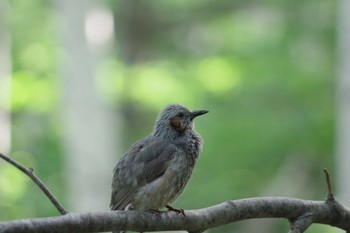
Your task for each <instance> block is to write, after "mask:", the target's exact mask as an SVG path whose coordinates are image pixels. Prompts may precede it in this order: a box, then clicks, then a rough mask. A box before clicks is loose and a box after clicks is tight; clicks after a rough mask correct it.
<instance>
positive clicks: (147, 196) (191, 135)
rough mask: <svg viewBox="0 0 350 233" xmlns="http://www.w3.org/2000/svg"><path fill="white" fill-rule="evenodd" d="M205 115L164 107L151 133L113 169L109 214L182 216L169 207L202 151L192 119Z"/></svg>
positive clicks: (197, 111)
mask: <svg viewBox="0 0 350 233" xmlns="http://www.w3.org/2000/svg"><path fill="white" fill-rule="evenodd" d="M208 112H209V111H207V110H194V111H191V110H189V109H188V108H186V107H184V106H182V105H180V104H170V105H168V106H166V107H165V109H164V110H163V111H162V112H161V113H160V114H159V115H158V118H157V120H156V123H155V125H154V129H153V131H152V133H151V134H150V135H148V136H146V137H145V138H143V139H141V140H139V141H137V142H136V143H134V144H133V145H132V146H131V148H130V149H129V150H128V151H127V152H126V153H125V154H124V155H123V156H122V158H121V159H120V160H119V162H118V163H117V165H116V166H115V168H114V170H113V179H112V194H111V202H110V208H111V210H144V211H159V210H160V209H162V208H167V209H168V210H169V211H175V212H177V213H181V214H182V215H183V216H185V213H184V211H183V209H176V208H173V207H172V206H171V204H172V203H174V202H175V200H176V199H177V198H178V197H179V196H180V194H181V193H182V192H183V190H184V188H185V186H186V184H187V182H188V180H189V179H190V177H191V175H192V171H193V168H194V166H195V164H196V161H197V159H198V158H199V155H200V153H201V151H202V146H203V140H202V138H201V136H200V135H199V134H198V133H197V132H196V131H195V130H194V119H195V118H196V117H198V116H201V115H203V114H206V113H208ZM118 232H119V231H118Z"/></svg>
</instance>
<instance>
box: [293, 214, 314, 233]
mask: <svg viewBox="0 0 350 233" xmlns="http://www.w3.org/2000/svg"><path fill="white" fill-rule="evenodd" d="M312 216H313V215H312V213H306V214H304V215H302V216H300V217H299V218H297V219H295V220H290V230H289V232H288V233H302V232H305V231H306V229H307V228H308V227H309V226H310V225H311V224H312V222H313V219H312Z"/></svg>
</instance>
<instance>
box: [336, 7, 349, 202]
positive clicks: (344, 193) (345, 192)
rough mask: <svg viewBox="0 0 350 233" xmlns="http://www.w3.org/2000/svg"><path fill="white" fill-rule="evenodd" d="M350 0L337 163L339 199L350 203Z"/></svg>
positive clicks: (341, 31) (342, 38) (344, 16)
mask: <svg viewBox="0 0 350 233" xmlns="http://www.w3.org/2000/svg"><path fill="white" fill-rule="evenodd" d="M349 11H350V1H348V0H341V1H340V2H339V13H338V41H337V42H338V72H337V75H338V79H337V81H338V83H337V92H336V93H337V126H336V128H337V137H336V154H337V156H336V160H337V161H336V164H337V169H336V171H338V185H337V187H338V189H339V192H338V193H339V194H338V196H339V199H340V200H341V201H342V202H343V203H344V204H345V205H348V206H349V205H350V199H349V197H350V183H349V177H350V169H349V167H348V166H349V164H350V143H349V139H350V15H349Z"/></svg>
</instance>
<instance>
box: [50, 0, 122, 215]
mask: <svg viewBox="0 0 350 233" xmlns="http://www.w3.org/2000/svg"><path fill="white" fill-rule="evenodd" d="M56 5H57V8H58V13H59V17H58V19H59V23H60V26H61V30H60V32H59V34H60V36H61V39H62V43H63V50H64V52H63V53H62V54H64V57H62V62H63V64H62V67H61V70H62V77H63V81H62V89H63V100H62V101H63V102H62V104H63V106H62V107H63V108H62V110H63V111H62V112H63V119H64V134H63V137H64V148H65V164H66V174H67V177H66V179H67V182H68V194H69V202H70V207H69V209H70V210H72V211H80V212H84V211H92V210H95V211H96V210H107V209H108V206H109V200H110V192H111V188H110V185H111V180H112V170H113V166H114V163H115V162H116V158H114V156H116V154H117V153H116V149H117V145H118V140H117V138H116V129H115V127H114V126H115V125H116V122H117V121H116V119H115V117H116V116H115V115H114V116H113V112H112V110H111V109H110V108H108V107H107V106H106V105H105V104H104V103H103V102H102V101H101V98H99V97H101V95H102V94H101V93H98V89H97V87H96V78H97V77H96V67H97V65H98V63H99V62H101V61H102V60H103V58H105V57H106V52H105V51H108V50H109V49H110V46H111V42H110V41H109V42H108V41H101V40H100V41H97V42H96V41H94V40H93V38H92V39H91V38H89V36H90V37H91V36H92V37H93V35H91V33H92V34H93V33H94V31H93V30H94V29H97V30H98V29H101V28H104V27H105V25H94V27H93V28H88V27H89V25H88V21H87V20H89V18H88V17H89V16H91V14H94V13H95V12H97V11H99V10H100V9H101V8H98V7H96V6H95V5H94V4H93V1H86V0H85V1H69V0H57V1H56ZM92 20H93V19H92ZM89 30H92V32H91V31H89ZM94 43H95V44H94ZM96 43H97V44H96Z"/></svg>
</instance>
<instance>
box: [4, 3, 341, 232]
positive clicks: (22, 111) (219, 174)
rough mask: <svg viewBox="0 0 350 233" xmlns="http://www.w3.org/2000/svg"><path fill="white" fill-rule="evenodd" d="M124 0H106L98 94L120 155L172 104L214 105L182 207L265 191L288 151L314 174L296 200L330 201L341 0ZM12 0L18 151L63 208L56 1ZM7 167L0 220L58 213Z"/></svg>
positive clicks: (203, 122)
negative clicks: (110, 116)
mask: <svg viewBox="0 0 350 233" xmlns="http://www.w3.org/2000/svg"><path fill="white" fill-rule="evenodd" d="M127 1H128V0H125V1H113V2H112V1H107V2H106V3H107V6H108V7H110V9H112V10H113V11H114V12H115V18H116V28H115V30H116V35H117V36H116V43H115V54H114V55H115V56H114V57H113V58H110V59H108V60H105V61H103V62H102V63H101V64H100V65H99V67H97V79H96V86H97V88H98V90H99V92H100V95H101V99H103V100H104V101H106V102H107V103H108V104H110V106H111V107H113V106H115V105H117V106H119V107H118V109H117V110H118V111H120V113H121V115H122V116H123V121H124V123H125V125H124V126H123V130H124V131H123V133H122V135H124V136H123V138H122V140H123V144H122V146H123V148H124V150H126V149H127V148H128V147H129V145H130V144H132V143H133V142H134V141H136V140H138V139H140V138H141V137H143V136H145V135H146V134H148V133H149V132H150V131H151V129H152V125H153V122H154V119H155V117H156V114H157V112H158V111H159V110H160V109H161V108H163V107H164V105H166V104H168V103H174V102H178V103H182V104H184V105H187V106H189V107H190V108H193V109H195V108H200V109H202V108H203V109H208V110H210V114H208V115H206V116H205V117H203V118H201V119H198V121H197V122H196V128H197V130H198V131H199V132H200V133H201V135H202V136H203V138H204V139H205V146H204V152H203V154H202V157H201V158H200V160H199V162H198V165H197V167H196V169H195V173H194V176H193V179H192V180H191V182H190V184H189V186H188V188H187V190H186V191H185V193H184V194H183V195H182V197H181V198H180V199H179V201H178V202H177V203H176V206H181V207H184V208H186V209H191V208H201V207H206V206H209V205H212V204H216V203H219V202H222V201H225V200H227V199H235V198H245V197H252V196H259V195H260V194H261V193H262V192H264V190H265V189H266V187H267V186H268V185H269V184H270V182H271V181H272V180H273V179H274V176H275V175H276V172H277V171H278V169H279V168H280V167H281V166H282V165H283V164H284V163H285V162H286V161H287V158H290V157H296V158H298V160H299V161H300V163H301V164H300V169H305V167H307V168H306V170H307V171H310V173H307V174H309V175H310V176H309V177H306V179H307V180H308V182H307V183H308V187H305V192H304V193H298V194H295V195H298V197H301V198H313V199H322V198H323V195H324V193H325V189H324V187H323V186H324V183H323V177H322V168H323V167H327V168H329V169H330V171H331V173H332V169H333V160H334V157H333V149H334V148H333V146H334V139H333V138H334V135H333V131H334V31H335V20H334V19H335V13H336V12H335V7H336V2H333V1H306V2H304V1H286V2H283V1H282V2H281V1H265V2H264V3H263V2H245V1H221V2H217V1H164V0H155V1H130V2H131V3H130V2H129V3H127ZM10 5H11V17H10V26H11V27H10V28H11V31H10V32H11V39H12V56H13V75H12V105H11V106H12V108H11V112H12V118H13V129H12V133H13V142H12V155H13V156H14V157H15V158H17V159H18V160H19V161H20V162H21V163H25V164H29V165H28V166H33V167H35V169H36V172H37V174H38V176H39V177H41V178H42V179H43V180H44V182H45V183H46V184H47V185H48V186H49V187H50V188H52V190H53V192H54V193H55V194H56V195H57V196H58V198H59V199H60V200H63V203H64V202H65V186H64V176H63V174H61V173H60V171H62V170H63V169H62V165H61V164H62V157H63V156H62V154H63V151H62V149H61V146H60V141H61V132H60V130H61V124H62V122H61V121H60V114H59V111H60V106H59V104H60V103H59V99H60V96H59V95H60V94H59V93H60V91H61V90H60V89H61V88H62V87H61V86H60V85H59V84H60V79H59V74H58V72H57V71H58V67H57V64H59V59H60V53H62V51H61V50H60V47H59V46H58V42H57V31H58V30H57V24H55V21H54V17H55V16H54V11H55V8H54V5H52V4H51V3H50V2H48V1H20V0H12V1H11V2H10ZM125 15H127V16H125ZM130 38H133V40H131V39H130ZM126 44H131V45H132V46H131V47H132V48H131V49H129V50H128V49H126V48H128V46H126ZM140 114H142V116H145V117H143V118H142V119H140V118H139V117H137V116H139V115H140ZM124 150H123V151H124ZM0 168H1V170H0V198H1V200H6V201H1V202H0V210H1V211H0V219H2V220H6V219H13V218H22V217H35V216H48V215H56V214H57V213H56V211H55V209H54V208H53V207H52V206H51V204H50V203H49V202H48V201H46V200H45V201H43V200H44V199H45V197H44V196H43V195H42V194H41V193H40V191H39V190H38V189H37V188H36V187H34V185H33V184H32V183H30V182H29V181H28V179H27V178H26V177H24V176H23V175H22V174H19V173H18V172H16V171H15V170H14V169H13V168H11V167H8V165H6V164H5V165H4V164H1V165H0ZM295 169H296V170H295V172H296V173H298V172H299V171H298V167H296V168H295ZM290 176H291V179H293V174H290ZM285 185H288V184H285ZM281 189H283V187H281ZM231 227H233V228H231ZM235 227H237V224H236V225H234V226H225V227H223V228H221V230H222V231H225V232H228V231H231V229H234V228H235ZM279 227H282V228H283V227H285V225H283V226H281V225H277V228H276V229H278V228H279ZM315 228H316V229H317V230H314V232H329V231H327V230H326V228H320V229H319V228H318V227H315ZM221 230H218V231H217V232H220V231H221ZM214 231H215V230H214ZM214 231H213V232H214ZM277 231H278V230H276V232H277ZM310 232H312V230H310Z"/></svg>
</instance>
